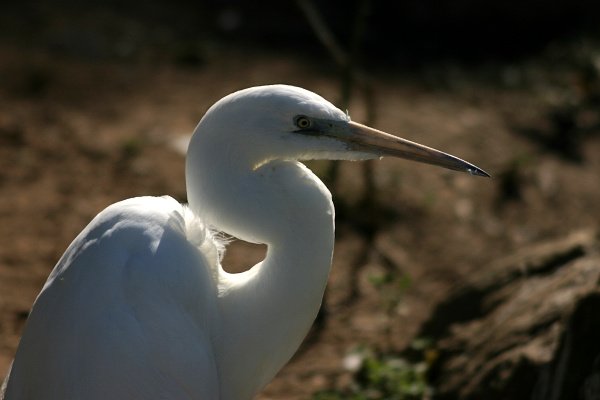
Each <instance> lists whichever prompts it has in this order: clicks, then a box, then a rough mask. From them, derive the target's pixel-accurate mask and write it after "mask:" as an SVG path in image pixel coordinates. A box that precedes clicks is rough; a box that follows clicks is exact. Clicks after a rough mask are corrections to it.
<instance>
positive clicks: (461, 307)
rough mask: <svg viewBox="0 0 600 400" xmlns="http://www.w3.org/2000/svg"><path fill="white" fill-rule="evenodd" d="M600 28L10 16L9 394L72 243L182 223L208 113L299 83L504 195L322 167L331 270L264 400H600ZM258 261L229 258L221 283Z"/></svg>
mask: <svg viewBox="0 0 600 400" xmlns="http://www.w3.org/2000/svg"><path fill="white" fill-rule="evenodd" d="M599 15H600V3H599V2H597V1H592V0H581V1H572V0H569V1H567V0H547V1H525V2H523V1H514V0H509V1H504V2H491V3H490V2H481V1H475V0H460V1H449V0H445V1H444V0H441V1H432V0H425V1H422V0H421V1H418V0H406V1H399V2H384V1H380V0H379V1H377V0H352V1H330V2H326V3H325V4H324V3H323V2H316V1H313V0H297V1H290V2H281V1H258V2H245V1H239V0H238V1H235V0H231V1H227V0H221V1H217V0H214V1H198V2H194V3H191V2H186V1H182V0H179V1H169V2H167V1H159V0H154V1H149V2H144V3H143V4H142V3H140V2H133V1H88V2H75V1H62V2H57V1H37V2H33V1H22V2H13V3H12V4H5V5H3V6H2V12H1V13H0V221H1V223H0V376H4V374H5V372H6V370H7V368H8V365H9V363H10V360H11V359H12V357H13V355H14V351H15V349H16V346H17V344H18V340H19V337H20V333H21V330H22V328H23V326H24V323H25V321H26V319H27V315H28V311H29V309H30V307H31V305H32V303H33V301H34V299H35V296H36V295H37V293H38V292H39V290H40V289H41V287H42V285H43V283H44V281H45V279H46V277H47V275H48V273H49V272H50V271H51V269H52V267H53V266H54V264H55V263H56V262H57V260H58V259H59V258H60V256H61V254H62V253H63V251H64V250H65V249H66V247H67V246H68V245H69V243H70V242H71V240H72V239H73V238H74V237H75V236H76V235H77V234H78V232H80V231H81V229H82V228H83V227H84V226H85V225H86V224H87V223H88V222H89V221H90V220H91V219H92V218H93V217H94V216H95V215H96V214H97V213H98V212H99V211H100V210H102V209H103V208H104V207H106V206H108V205H109V204H111V203H113V202H115V201H118V200H121V199H123V198H127V197H133V196H139V195H164V194H169V195H171V196H173V197H175V198H176V199H178V200H180V201H182V202H185V201H186V192H185V185H184V152H185V146H186V143H187V141H186V140H187V138H188V137H189V135H190V134H191V132H192V131H193V129H194V127H195V125H196V124H197V122H198V121H199V119H200V118H201V117H202V115H203V113H204V112H205V111H206V109H207V108H208V107H210V105H212V104H213V103H214V102H215V101H217V100H218V99H220V98H221V97H223V96H224V95H226V94H228V93H230V92H232V91H234V90H238V89H241V88H245V87H249V86H253V85H262V84H270V83H288V84H293V85H298V86H302V87H304V88H307V89H309V90H312V91H315V92H317V93H319V94H321V95H323V96H324V97H326V98H327V99H329V100H331V101H332V102H334V103H335V104H337V105H338V106H339V107H340V108H342V109H347V110H348V111H349V113H350V115H351V117H352V119H353V120H356V121H359V122H363V123H368V124H369V125H372V126H375V127H377V128H379V129H382V130H385V131H387V132H390V133H395V134H399V135H401V136H403V137H405V138H408V139H411V140H414V141H417V142H420V143H423V144H427V145H430V146H433V147H436V148H439V149H442V150H444V151H447V152H449V153H451V154H454V155H456V156H458V157H460V158H464V159H466V160H468V161H471V162H473V163H474V164H476V165H478V166H480V167H482V168H483V169H485V170H487V171H488V172H489V173H490V174H491V175H492V177H493V178H492V179H481V178H476V177H471V176H468V175H466V174H459V173H454V172H449V171H445V170H441V169H436V168H434V167H430V166H426V165H418V164H413V163H410V162H405V161H398V160H387V159H385V160H382V161H377V162H370V163H362V164H359V163H348V162H347V163H330V162H319V163H310V164H309V166H310V167H311V168H312V169H313V170H314V171H315V172H316V173H317V174H318V175H319V176H320V177H321V178H322V179H323V180H324V181H325V182H326V184H327V185H328V187H329V188H330V189H331V191H332V193H333V195H334V201H335V203H336V210H337V230H336V232H337V239H336V240H337V243H336V252H335V256H334V266H333V270H332V274H331V277H330V282H329V286H328V289H327V292H326V296H325V301H324V305H323V307H322V310H321V312H320V314H319V317H318V319H317V321H316V323H315V326H314V328H313V330H312V331H311V332H310V334H309V336H308V338H307V340H306V341H305V343H304V345H303V346H302V348H301V349H300V351H299V352H298V354H296V356H295V357H294V358H293V359H292V361H291V362H290V363H289V365H288V366H287V367H286V368H285V369H284V370H283V371H281V373H280V374H279V375H278V376H277V378H276V379H275V380H274V381H273V382H272V383H271V384H270V385H269V386H268V387H267V388H266V389H265V391H264V392H263V393H262V394H261V395H260V396H259V399H321V400H323V399H384V398H385V399H435V398H440V399H481V398H485V399H531V398H535V399H546V398H552V399H586V400H590V399H600V342H599V341H598V337H600V314H599V313H598V310H599V309H600V308H599V307H600V258H599V257H598V253H599V252H598V248H599V244H598V237H599V236H598V230H599V228H600V227H599V221H600V207H599V206H598V204H599V201H600V185H599V183H600V182H599V172H600V158H599V157H598V154H600V140H599V139H600V24H599V22H600V21H599V17H598V16H599ZM264 251H265V249H264V247H262V246H256V245H249V244H246V243H242V242H239V241H238V242H233V243H232V244H231V245H230V248H229V250H228V252H227V254H226V257H225V260H224V264H225V265H226V267H227V268H228V269H229V270H230V271H239V270H243V269H245V268H248V267H250V266H251V265H253V264H254V263H255V262H256V261H258V260H260V259H261V257H262V256H263V255H264ZM249 373H251V372H249Z"/></svg>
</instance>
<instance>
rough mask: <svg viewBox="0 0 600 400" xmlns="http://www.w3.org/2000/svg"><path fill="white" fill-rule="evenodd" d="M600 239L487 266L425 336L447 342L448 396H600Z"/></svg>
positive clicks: (443, 366) (438, 381)
mask: <svg viewBox="0 0 600 400" xmlns="http://www.w3.org/2000/svg"><path fill="white" fill-rule="evenodd" d="M599 250H600V235H599V234H598V232H594V231H581V232H576V233H573V234H571V235H569V236H567V237H566V238H563V239H560V240H555V241H551V242H548V243H545V244H541V245H537V246H533V247H530V248H526V249H524V250H523V251H521V252H519V254H515V255H512V256H509V257H507V258H505V259H502V260H499V261H497V262H494V263H492V264H490V265H488V266H486V267H483V268H481V269H480V270H478V271H477V273H475V274H474V275H473V276H472V277H471V279H469V281H468V282H467V283H465V284H464V285H462V286H461V287H460V288H458V289H457V290H456V291H455V292H454V293H453V294H452V295H451V296H450V297H449V298H448V299H447V300H446V301H444V302H443V303H442V304H440V305H439V306H438V307H437V309H436V311H435V312H434V313H433V316H432V318H431V319H430V321H429V322H428V323H426V324H425V325H424V327H423V329H422V331H421V336H428V337H433V338H436V339H437V346H438V349H437V350H438V352H439V357H438V360H437V361H436V363H435V365H434V366H433V369H432V371H433V372H432V379H433V380H434V384H435V385H436V387H437V393H438V395H437V398H440V399H486V400H494V399H511V400H518V399H556V400H561V399H565V400H567V399H568V400H576V399H582V400H598V399H600V251H599Z"/></svg>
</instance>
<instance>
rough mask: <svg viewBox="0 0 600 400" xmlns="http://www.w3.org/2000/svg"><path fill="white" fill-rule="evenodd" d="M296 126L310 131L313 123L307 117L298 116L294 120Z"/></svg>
mask: <svg viewBox="0 0 600 400" xmlns="http://www.w3.org/2000/svg"><path fill="white" fill-rule="evenodd" d="M294 124H296V126H297V127H298V128H300V129H308V128H310V126H311V125H312V122H311V121H310V119H309V118H308V117H307V116H305V115H298V116H296V118H294Z"/></svg>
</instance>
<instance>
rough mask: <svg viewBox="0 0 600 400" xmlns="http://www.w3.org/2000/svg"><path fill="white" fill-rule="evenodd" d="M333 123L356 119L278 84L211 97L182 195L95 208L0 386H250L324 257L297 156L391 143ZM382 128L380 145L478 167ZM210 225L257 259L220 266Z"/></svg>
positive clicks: (146, 389) (117, 393)
mask: <svg viewBox="0 0 600 400" xmlns="http://www.w3.org/2000/svg"><path fill="white" fill-rule="evenodd" d="M304 119H306V120H304ZM306 121H308V125H306V124H305V122H306ZM347 127H350V128H352V129H354V130H356V134H357V135H359V136H360V135H363V134H365V132H367V131H368V130H369V129H370V128H367V127H364V126H362V125H359V124H355V123H352V122H350V120H349V118H348V117H347V115H346V114H344V113H343V112H342V111H340V110H339V109H337V108H336V107H334V106H333V105H332V104H331V103H329V102H327V101H326V100H324V99H323V98H321V97H320V96H317V95H315V94H314V93H311V92H309V91H306V90H304V89H300V88H295V87H291V86H285V85H275V86H265V87H258V88H251V89H246V90H244V91H240V92H236V93H234V94H232V95H229V96H227V97H225V98H224V99H222V100H220V101H219V102H217V103H216V104H215V105H214V106H213V107H211V109H210V110H209V111H208V112H207V113H206V115H205V116H204V118H203V119H202V120H201V122H200V124H199V125H198V127H197V128H196V131H195V134H194V136H193V138H192V140H191V142H190V145H189V150H188V157H187V161H186V163H187V164H186V182H187V190H188V201H189V207H188V206H183V205H181V204H179V203H178V202H176V201H175V200H174V199H172V198H170V197H160V198H159V197H139V198H134V199H129V200H125V201H122V202H119V203H116V204H113V205H111V206H109V207H108V208H106V209H105V210H104V211H102V212H101V213H100V214H98V216H97V217H96V218H95V219H94V220H93V221H92V222H91V223H90V224H89V225H88V226H87V227H86V228H85V229H84V230H83V231H82V232H81V234H80V235H79V236H78V237H77V238H76V239H75V240H74V241H73V243H72V244H71V245H70V246H69V248H68V249H67V251H66V252H65V254H64V255H63V257H62V258H61V259H60V261H59V262H58V264H57V265H56V267H55V268H54V270H53V271H52V273H51V274H50V277H49V278H48V281H47V282H46V284H45V285H44V288H43V289H42V291H41V293H40V295H39V296H38V298H37V300H36V302H35V304H34V307H33V309H32V312H31V314H30V316H29V319H28V322H27V325H26V328H25V330H24V333H23V337H22V339H21V343H20V345H19V349H18V350H17V354H16V356H15V360H14V362H13V365H12V368H11V371H10V372H9V375H8V377H7V380H6V381H5V391H6V392H5V399H6V400H23V399H49V400H55V399H56V400H58V399H91V400H93V399H205V400H206V399H232V400H243V399H250V398H252V397H253V396H254V395H255V394H256V393H257V392H258V391H259V390H260V389H261V388H262V387H263V386H264V385H266V384H267V383H268V382H269V381H270V380H271V379H272V378H273V377H274V376H275V374H276V373H277V372H278V371H279V369H280V368H281V367H282V366H283V365H284V364H285V363H286V362H287V361H288V360H289V359H290V357H291V356H292V355H293V354H294V352H295V351H296V350H297V348H298V346H299V345H300V343H301V341H302V340H303V338H304V336H305V335H306V333H307V332H308V330H309V328H310V325H311V324H312V322H313V320H314V318H315V317H316V314H317V312H318V309H319V306H320V304H321V301H322V297H323V293H324V290H325V285H326V282H327V277H328V274H329V270H330V266H331V258H332V254H333V242H334V208H333V203H332V201H331V194H330V193H329V191H328V190H327V188H326V187H325V185H323V183H322V182H321V181H320V180H319V179H318V178H317V177H316V176H315V175H314V174H313V173H312V172H311V171H310V170H308V169H307V168H306V167H305V166H304V165H302V164H300V163H299V162H297V161H296V160H302V159H309V158H328V159H365V158H373V157H378V156H380V155H382V154H384V153H385V152H383V151H381V148H380V147H378V146H379V141H381V140H386V141H389V140H390V138H388V137H387V136H385V137H383V136H381V135H387V134H383V133H381V132H379V131H374V130H371V131H369V132H368V133H374V134H376V135H379V136H381V137H378V138H376V139H372V138H371V137H370V136H369V138H367V139H365V138H363V137H362V136H360V137H359V138H358V139H356V137H355V136H352V137H351V138H348V139H347V140H346V137H345V136H344V135H347V134H348V133H347V132H346V130H347ZM321 131H323V132H325V133H326V134H323V135H321V134H320V133H321ZM353 132H354V131H353ZM353 135H354V133H353ZM338 136H340V137H341V138H342V139H340V138H339V137H338ZM388 136H390V135H388ZM390 137H391V136H390ZM392 138H394V137H392ZM396 139H397V138H396ZM396 139H393V140H395V142H394V143H395V144H393V146H392V147H393V149H392V150H390V151H393V152H394V153H393V155H398V154H397V153H398V152H400V153H401V154H400V156H402V157H405V158H413V159H419V160H421V161H425V162H433V163H436V164H439V165H443V166H446V167H449V168H453V169H459V168H461V169H464V170H468V171H470V172H473V171H475V173H477V174H482V173H479V172H480V171H481V170H479V169H475V170H473V168H476V167H474V166H472V165H471V164H468V163H465V162H463V161H461V160H458V159H455V158H452V159H451V160H450V159H448V158H447V157H451V156H448V155H446V154H444V153H439V152H437V153H432V154H434V155H431V154H430V153H427V154H425V155H423V154H422V153H418V154H417V152H416V150H413V148H412V147H411V146H418V145H415V144H412V143H410V142H407V143H409V144H407V143H406V142H400V140H401V139H397V140H396ZM375 140H376V141H377V143H375V142H374V141H375ZM357 141H358V142H357ZM357 143H359V144H360V146H359V145H358V144H357ZM390 148H391V147H390ZM407 149H408V150H407ZM424 149H425V151H427V152H429V151H432V152H434V150H432V149H428V148H424ZM407 151H408V153H407ZM419 151H420V152H423V147H420V148H419ZM386 154H387V153H386ZM390 154H391V153H390ZM440 154H441V155H440ZM430 158H431V159H430ZM449 160H450V161H449ZM456 160H458V161H460V162H462V163H464V165H463V164H459V163H458V161H456ZM481 172H482V171H481ZM209 226H215V227H217V228H218V229H220V230H222V231H224V232H226V233H228V234H230V235H233V236H235V237H238V238H240V239H243V240H246V241H250V242H256V243H265V244H267V246H268V250H267V255H266V258H265V259H264V260H263V261H261V262H259V263H258V264H257V265H255V266H254V267H252V268H251V269H249V270H248V271H246V272H243V273H240V274H229V273H227V272H225V271H224V270H223V268H222V267H221V265H220V259H219V255H218V253H219V246H220V244H219V243H218V241H216V240H215V238H214V236H213V235H212V233H211V231H210V230H209V228H208V227H209Z"/></svg>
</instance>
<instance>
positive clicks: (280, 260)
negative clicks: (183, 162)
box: [187, 145, 334, 399]
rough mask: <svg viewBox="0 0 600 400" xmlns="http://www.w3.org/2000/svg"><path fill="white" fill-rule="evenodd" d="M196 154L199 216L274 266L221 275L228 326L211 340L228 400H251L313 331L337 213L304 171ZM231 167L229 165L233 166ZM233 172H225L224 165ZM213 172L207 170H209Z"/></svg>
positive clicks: (191, 174)
mask: <svg viewBox="0 0 600 400" xmlns="http://www.w3.org/2000/svg"><path fill="white" fill-rule="evenodd" d="M209 147H210V146H207V145H205V146H203V147H201V148H202V149H204V151H202V150H198V151H197V152H196V153H195V154H188V166H187V180H188V199H189V202H190V207H191V208H192V210H193V211H194V212H195V213H196V215H200V216H203V217H204V218H206V219H207V220H208V222H209V223H211V224H213V225H215V226H216V227H218V228H220V229H222V230H224V231H225V232H227V233H229V234H231V235H233V236H236V237H239V238H241V239H244V240H247V241H251V242H259V243H266V244H267V245H268V250H267V257H266V258H265V260H263V261H262V262H260V263H258V264H257V265H255V266H254V267H252V268H251V269H250V270H248V271H246V272H244V273H241V274H228V273H226V272H225V271H223V270H222V269H220V270H219V274H218V282H217V285H218V290H219V298H218V306H219V311H218V313H219V322H218V326H215V327H213V331H212V332H211V334H212V338H213V343H214V347H215V356H216V358H217V364H218V368H219V375H220V382H221V384H222V386H221V388H220V390H221V398H222V399H246V398H251V397H252V396H253V395H254V394H255V393H256V392H257V391H258V390H260V389H261V388H262V387H263V386H264V385H265V384H266V383H268V382H269V381H270V380H271V379H272V378H273V377H274V375H275V374H276V373H277V372H278V371H279V369H280V368H281V367H282V366H283V365H284V364H285V363H286V362H287V361H288V360H289V359H290V358H291V356H292V355H293V354H294V352H295V351H296V350H297V348H298V347H299V345H300V343H301V342H302V340H303V339H304V337H305V335H306V333H307V332H308V330H309V328H310V326H311V325H312V323H313V321H314V319H315V317H316V315H317V312H318V310H319V306H320V304H321V300H322V297H323V292H324V290H325V285H326V283H327V277H328V275H329V270H330V266H331V257H332V254H333V239H334V238H333V236H334V223H333V219H334V209H333V203H332V202H331V195H330V194H329V191H328V190H327V189H326V188H325V186H324V185H323V184H322V183H321V182H320V181H319V180H318V178H317V177H316V176H315V175H314V174H312V172H310V171H309V170H308V169H307V168H306V167H304V166H303V165H302V164H299V163H296V162H289V161H287V162H286V161H272V162H270V163H267V164H265V165H262V166H261V167H259V168H257V169H255V170H253V168H254V166H255V165H256V163H257V160H255V159H254V158H253V157H252V156H251V155H249V154H244V153H243V149H242V150H239V151H240V153H237V154H228V155H225V156H222V158H220V159H219V160H216V158H215V157H214V156H211V155H212V154H215V153H214V152H211V149H210V148H209ZM224 160H225V161H224ZM224 163H226V165H224ZM202 164H204V165H202Z"/></svg>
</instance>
